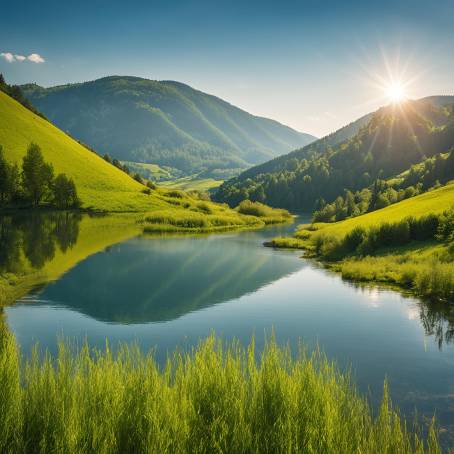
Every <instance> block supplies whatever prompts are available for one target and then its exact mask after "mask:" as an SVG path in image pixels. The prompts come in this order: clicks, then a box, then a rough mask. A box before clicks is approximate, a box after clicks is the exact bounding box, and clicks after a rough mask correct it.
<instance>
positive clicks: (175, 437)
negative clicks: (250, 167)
mask: <svg viewBox="0 0 454 454" xmlns="http://www.w3.org/2000/svg"><path fill="white" fill-rule="evenodd" d="M0 433H1V435H2V436H1V437H0V452H11V453H15V452H21V453H23V452H24V453H35V452H43V453H44V452H46V453H47V452H62V453H63V452H64V453H76V452H77V453H85V452H96V453H132V452H134V453H136V452H137V453H141V452H144V453H167V452H168V453H212V452H218V453H276V452H289V453H292V452H308V453H399V454H400V453H423V452H428V453H439V452H440V448H439V444H438V441H437V435H436V432H435V429H434V427H433V425H432V427H431V428H430V430H429V435H428V437H427V440H426V441H425V442H424V441H423V440H422V438H421V437H420V436H419V435H417V433H416V429H414V430H408V428H407V427H406V425H405V423H404V422H402V420H401V418H400V417H399V414H398V412H397V411H396V410H395V409H394V408H393V407H392V406H391V404H390V401H389V397H388V390H387V386H386V384H385V388H384V397H383V402H382V404H381V408H380V410H379V411H378V412H377V414H375V415H373V412H372V410H371V409H370V407H369V404H368V403H367V401H366V400H365V399H364V398H362V397H361V396H360V395H359V394H358V392H357V390H356V389H355V387H354V386H353V385H352V383H351V381H350V377H349V375H348V374H342V373H341V372H340V371H339V370H338V369H337V367H336V366H335V365H334V364H333V363H331V362H329V361H328V360H327V359H326V357H325V356H324V355H323V354H322V353H320V352H319V351H316V352H315V353H313V354H308V353H307V352H305V351H304V350H303V349H300V351H299V354H298V355H297V357H296V358H293V357H292V355H291V352H290V350H289V349H288V348H279V347H278V346H277V345H276V343H275V342H273V341H270V342H269V343H268V344H267V345H266V347H265V349H264V352H263V353H262V354H261V355H260V356H259V357H258V358H257V354H256V352H255V351H254V344H253V343H251V345H250V346H249V348H248V349H244V348H242V347H240V345H239V344H238V343H235V342H233V343H230V344H228V345H225V344H222V342H221V341H220V340H218V339H216V338H215V337H214V336H211V337H209V338H208V339H206V340H205V341H203V342H201V343H200V344H199V345H198V347H197V348H195V349H194V350H193V351H191V352H190V353H188V354H184V353H181V352H177V353H175V354H174V355H173V357H172V358H171V359H169V360H168V362H167V364H166V365H165V367H164V368H162V369H161V368H159V367H158V365H157V364H156V362H155V361H154V359H153V357H152V356H151V355H150V354H148V355H145V354H143V353H141V352H140V351H139V349H138V348H137V347H134V346H132V347H131V346H126V345H125V346H123V347H122V348H120V350H119V351H118V353H117V354H113V353H112V352H111V351H110V350H109V349H108V348H106V350H105V351H103V352H100V351H96V352H93V351H90V349H89V348H88V347H87V346H86V345H85V346H84V347H83V348H82V349H80V350H78V351H76V352H75V351H73V350H72V349H71V348H68V346H65V345H64V344H61V345H60V349H59V354H58V357H57V358H51V357H50V356H48V355H47V356H45V357H44V358H41V359H40V358H39V355H38V354H37V353H36V352H35V353H34V354H33V356H32V358H31V360H29V361H28V362H26V363H25V364H24V362H23V361H22V360H21V359H20V354H19V352H18V349H17V346H16V344H15V341H14V339H13V337H12V336H11V335H9V334H6V335H4V336H3V338H2V340H1V343H0Z"/></svg>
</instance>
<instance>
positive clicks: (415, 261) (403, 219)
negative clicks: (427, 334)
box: [268, 184, 454, 301]
mask: <svg viewBox="0 0 454 454" xmlns="http://www.w3.org/2000/svg"><path fill="white" fill-rule="evenodd" d="M453 207H454V184H448V185H446V186H444V187H441V188H439V189H436V190H433V191H430V192H427V193H424V194H421V195H419V196H416V197H413V198H411V199H407V200H404V201H402V202H399V203H396V204H394V205H390V206H388V207H386V208H383V209H381V210H377V211H374V212H371V213H368V214H365V215H362V216H358V217H355V218H351V219H347V220H345V221H341V222H336V223H331V224H330V223H314V224H310V225H302V226H300V227H299V228H298V229H297V231H296V232H295V235H294V237H292V238H275V239H273V241H271V242H270V243H269V244H268V245H269V246H272V247H281V248H295V249H304V250H306V254H307V256H311V255H312V256H314V257H318V258H321V259H323V260H324V261H325V263H326V264H327V265H328V266H329V267H330V268H331V269H333V270H335V271H338V272H340V273H341V274H342V276H343V277H344V278H346V279H351V280H356V281H374V282H381V283H389V284H397V285H399V286H402V287H405V288H407V289H410V290H411V291H413V292H414V293H415V294H417V295H419V296H423V297H427V298H433V299H442V300H445V301H452V300H454V246H453V238H452V233H453V231H454V228H453V225H454V224H453V222H454V221H453V220H452V218H453ZM442 227H443V232H439V229H441V228H442Z"/></svg>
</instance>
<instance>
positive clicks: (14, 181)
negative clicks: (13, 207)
mask: <svg viewBox="0 0 454 454" xmlns="http://www.w3.org/2000/svg"><path fill="white" fill-rule="evenodd" d="M19 182H20V175H19V168H18V167H17V165H16V164H9V163H8V161H7V160H6V159H5V155H4V153H3V147H2V146H1V145H0V206H1V205H6V204H8V203H10V202H11V201H13V200H14V199H15V198H16V197H17V196H18V193H19Z"/></svg>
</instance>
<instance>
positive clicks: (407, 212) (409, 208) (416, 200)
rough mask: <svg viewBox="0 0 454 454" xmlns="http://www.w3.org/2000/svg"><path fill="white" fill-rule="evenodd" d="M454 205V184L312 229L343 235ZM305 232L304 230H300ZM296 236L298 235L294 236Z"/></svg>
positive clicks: (319, 224) (436, 211) (317, 225)
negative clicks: (357, 229) (356, 229)
mask: <svg viewBox="0 0 454 454" xmlns="http://www.w3.org/2000/svg"><path fill="white" fill-rule="evenodd" d="M453 205H454V184H448V185H446V186H443V187H441V188H439V189H435V190H433V191H430V192H426V193H424V194H421V195H418V196H416V197H412V198H409V199H406V200H402V201H401V202H399V203H395V204H393V205H389V206H387V207H386V208H382V209H381V210H377V211H372V212H371V213H367V214H364V215H362V216H357V217H355V218H351V219H346V220H345V221H341V222H333V223H315V224H314V227H315V228H317V229H318V230H323V231H324V232H325V233H326V234H332V235H345V234H346V233H348V232H350V231H351V230H353V229H354V228H355V227H357V226H362V227H371V226H374V225H377V224H379V223H381V222H396V221H400V220H402V219H404V218H406V217H408V216H415V217H420V216H423V215H426V214H428V213H442V212H443V211H445V210H447V209H449V208H451V207H452V206H453ZM303 230H305V229H304V228H303V229H302V230H301V231H303ZM296 236H297V237H298V236H300V237H301V235H298V233H297V234H296Z"/></svg>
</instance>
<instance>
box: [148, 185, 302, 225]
mask: <svg viewBox="0 0 454 454" xmlns="http://www.w3.org/2000/svg"><path fill="white" fill-rule="evenodd" d="M167 195H168V196H169V195H170V196H171V197H167V200H168V201H169V203H172V205H173V206H174V207H173V208H172V209H171V210H168V209H167V210H157V211H154V212H152V213H149V214H147V215H146V216H144V218H143V220H142V224H143V228H144V232H145V233H159V232H164V233H165V232H182V233H184V232H187V233H206V232H218V231H226V230H238V229H247V228H260V227H264V226H265V225H271V224H278V223H285V222H290V221H291V220H292V219H293V218H292V216H291V215H290V213H289V212H288V211H287V210H280V209H276V208H270V207H268V206H266V205H263V204H261V203H257V202H255V203H253V202H249V201H245V202H242V203H241V204H240V205H239V206H238V207H237V208H236V209H233V210H232V209H231V208H229V207H228V206H227V205H224V204H217V203H212V202H209V201H206V200H200V199H198V198H197V196H196V195H188V194H186V193H184V192H182V191H177V190H174V191H170V192H168V193H167Z"/></svg>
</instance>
